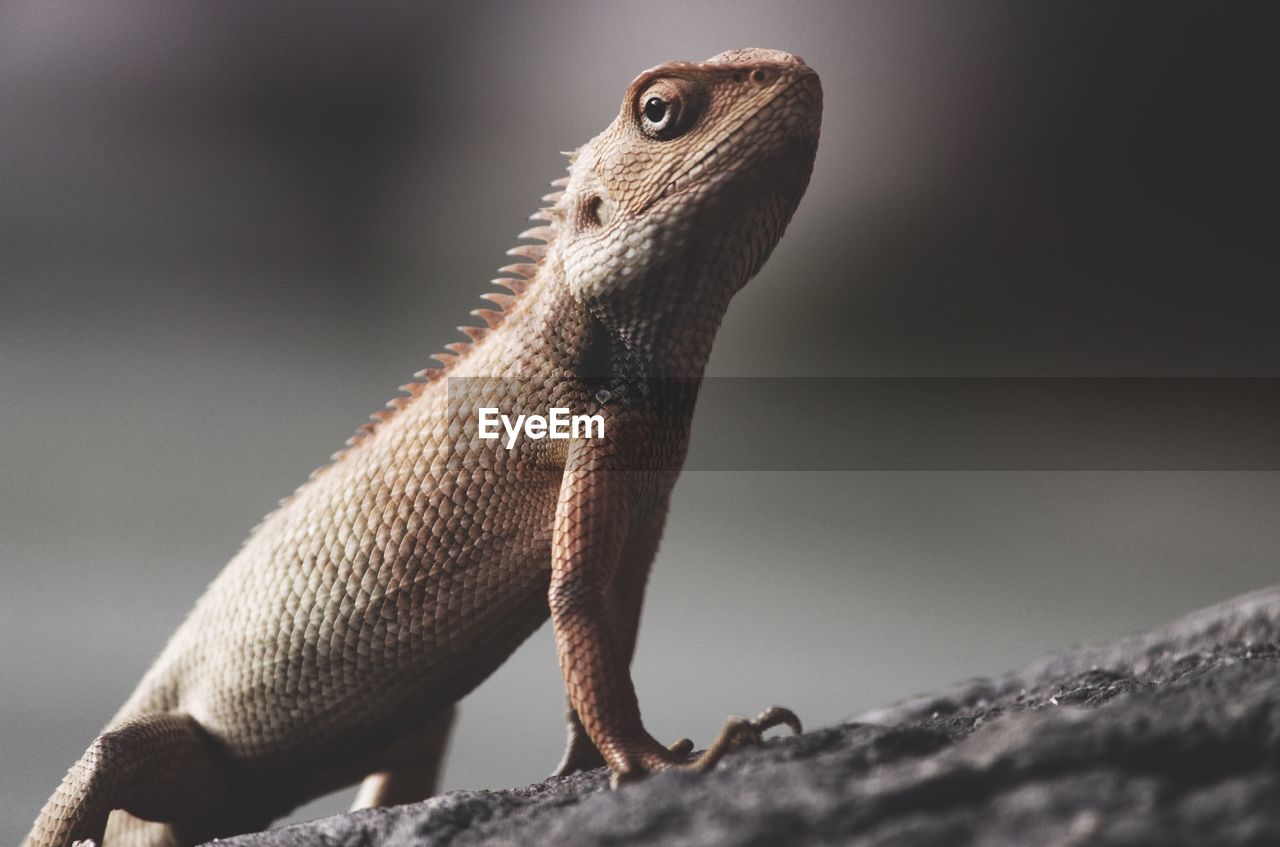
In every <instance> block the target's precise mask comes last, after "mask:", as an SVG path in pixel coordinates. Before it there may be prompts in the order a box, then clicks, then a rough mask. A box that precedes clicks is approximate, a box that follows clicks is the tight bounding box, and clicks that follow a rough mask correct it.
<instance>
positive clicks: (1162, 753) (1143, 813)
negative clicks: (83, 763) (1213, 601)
mask: <svg viewBox="0 0 1280 847" xmlns="http://www.w3.org/2000/svg"><path fill="white" fill-rule="evenodd" d="M1277 681H1280V588H1277V589H1268V590H1265V591H1261V592H1257V593H1254V594H1249V595H1245V596H1243V597H1239V598H1237V599H1235V600H1232V601H1229V602H1227V603H1224V604H1221V605H1219V606H1215V607H1212V608H1210V609H1206V610H1203V611H1201V612H1197V613H1195V614H1192V615H1189V616H1187V617H1185V618H1183V619H1181V620H1179V621H1176V622H1174V623H1172V624H1170V625H1168V626H1166V627H1163V628H1161V629H1159V630H1156V631H1154V632H1152V633H1149V634H1147V635H1143V636H1139V637H1134V638H1129V639H1125V640H1123V641H1120V642H1117V643H1115V644H1112V645H1109V646H1104V647H1093V648H1084V649H1078V650H1074V651H1070V652H1066V653H1063V654H1061V655H1058V656H1053V657H1050V658H1047V659H1043V660H1040V661H1038V662H1035V663H1033V664H1032V665H1030V666H1029V667H1027V668H1025V669H1023V670H1021V671H1018V672H1015V673H1011V674H1008V675H1006V676H1004V677H1001V678H998V679H990V680H974V681H971V682H968V683H964V684H961V685H958V686H955V687H953V688H951V689H949V690H947V691H945V692H943V693H940V694H937V695H934V696H931V697H925V698H920V699H916V700H912V701H909V702H906V703H902V704H899V705H897V706H893V707H890V708H887V709H883V710H879V711H876V712H872V713H868V714H867V715H864V716H862V717H861V718H860V719H859V720H858V721H856V722H852V723H848V724H844V725H841V726H835V727H831V728H828V729H820V730H817V731H814V732H809V733H806V734H804V735H801V736H797V737H792V738H782V739H778V740H774V741H770V742H768V743H766V744H764V745H763V746H761V747H758V748H752V749H748V750H744V751H741V752H739V753H737V754H734V755H732V756H731V757H729V758H728V759H727V760H726V761H725V762H724V763H722V764H721V765H720V766H719V767H718V768H717V769H716V770H715V771H713V772H712V773H710V774H707V775H704V776H694V775H689V774H660V775H658V776H655V777H653V778H651V779H648V780H646V781H644V782H642V783H639V784H636V785H631V786H627V787H626V788H625V789H624V790H622V791H616V792H615V791H610V790H608V787H607V779H606V775H605V773H604V772H603V771H595V772H591V773H586V774H578V775H575V776H572V777H568V778H561V779H549V780H547V781H546V782H543V783H540V784H538V785H531V786H529V787H527V788H523V789H519V790H514V791H495V792H486V791H460V792H454V793H451V794H446V795H444V796H442V797H438V798H435V799H433V800H430V801H428V802H425V803H420V804H415V805H410V806H400V807H395V808H390V809H370V810H365V811H361V812H355V813H352V814H348V815H340V816H337V817H332V818H327V819H324V820H320V821H316V822H313V823H309V824H301V825H297V826H291V827H286V828H284V829H279V830H274V831H271V832H266V833H262V834H258V835H250V836H243V837H240V838H236V839H231V840H229V841H227V842H220V843H225V844H228V845H233V844H234V845H237V847H294V845H315V844H322V845H410V844H413V845H444V844H448V845H458V847H461V846H462V845H525V844H572V845H624V844H628V845H629V844H662V845H710V844H735V845H789V844H858V845H901V844H938V845H954V844H967V843H980V844H1007V845H1019V847H1021V845H1045V844H1054V845H1068V844H1090V845H1094V844H1100V845H1121V844H1123V845H1147V844H1158V845H1181V844H1186V845H1210V844H1212V845H1218V844H1223V845H1236V844H1241V845H1243V844H1280V688H1278V686H1277Z"/></svg>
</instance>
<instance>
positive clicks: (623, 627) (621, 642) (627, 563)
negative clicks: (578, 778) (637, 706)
mask: <svg viewBox="0 0 1280 847" xmlns="http://www.w3.org/2000/svg"><path fill="white" fill-rule="evenodd" d="M666 519H667V509H666V502H663V503H662V504H661V505H660V506H658V507H657V508H655V509H654V510H653V511H652V512H651V513H650V514H649V515H648V516H647V517H645V518H643V519H641V520H639V521H636V522H632V523H631V524H630V527H629V529H628V530H627V535H626V539H625V541H624V542H623V550H622V554H621V556H620V557H619V561H618V565H617V567H616V568H614V572H613V576H612V578H610V580H609V584H608V587H607V588H606V589H605V595H604V611H605V614H606V616H607V618H608V621H609V623H610V624H611V625H612V626H613V632H614V636H615V638H616V639H617V644H618V649H619V651H620V652H621V653H622V655H623V660H624V661H625V662H626V663H627V665H628V666H630V664H631V659H632V656H633V655H634V654H635V646H636V632H637V630H638V629H639V627H640V610H641V607H642V606H643V604H644V589H645V583H647V582H648V580H649V570H650V568H651V567H652V566H653V559H654V557H655V556H656V555H657V553H658V542H659V541H660V540H661V538H662V528H663V525H664V524H665V523H666ZM567 718H568V739H567V742H566V744H565V751H564V757H563V758H562V759H561V760H560V765H559V766H558V767H557V768H556V771H555V775H556V776H566V775H568V774H571V773H574V772H576V771H585V770H591V769H593V768H598V767H603V766H604V764H605V761H604V757H603V756H601V755H600V751H599V750H597V749H596V746H595V744H593V743H592V741H591V738H590V736H588V735H587V731H586V729H585V728H584V727H583V726H582V720H581V718H579V717H578V713H577V711H576V710H575V709H574V708H573V703H572V702H570V703H569V713H568V716H567Z"/></svg>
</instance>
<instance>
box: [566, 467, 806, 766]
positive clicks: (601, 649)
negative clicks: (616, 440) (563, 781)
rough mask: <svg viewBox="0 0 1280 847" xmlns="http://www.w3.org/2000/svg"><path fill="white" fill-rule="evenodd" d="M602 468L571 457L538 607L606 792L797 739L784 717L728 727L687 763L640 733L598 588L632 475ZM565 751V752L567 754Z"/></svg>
mask: <svg viewBox="0 0 1280 847" xmlns="http://www.w3.org/2000/svg"><path fill="white" fill-rule="evenodd" d="M610 459H611V457H610V455H609V454H608V452H607V448H602V447H596V446H592V445H591V444H590V442H578V443H577V444H575V445H574V449H573V450H572V451H571V455H570V461H569V463H568V467H567V469H566V471H565V476H564V481H563V483H562V486H561V492H560V499H559V502H558V503H557V508H556V521H555V535H554V539H553V543H552V565H551V585H550V589H549V594H548V600H549V603H550V607H551V618H552V623H553V626H554V628H555V636H556V651H557V654H558V656H559V659H560V669H561V672H562V673H563V674H564V679H565V689H566V692H567V694H568V697H569V703H570V706H571V707H572V709H573V712H574V713H575V714H576V716H577V718H578V720H579V721H580V723H581V726H582V728H583V730H584V731H585V733H586V735H587V736H588V737H589V738H590V740H591V741H592V742H593V743H594V745H595V748H596V749H597V750H598V751H599V754H600V755H601V757H602V758H603V759H604V762H605V763H606V764H607V765H608V766H609V769H610V770H611V771H612V772H613V782H614V784H615V785H617V784H619V783H622V782H626V781H629V780H632V779H636V778H638V777H641V776H644V775H645V774H647V773H652V772H654V771H659V770H670V769H675V768H687V769H690V770H698V771H702V770H707V769H709V768H711V767H713V766H714V765H715V763H716V762H717V761H719V759H720V758H722V757H723V756H724V755H725V753H727V752H729V751H730V750H732V749H734V748H736V747H738V746H741V744H743V743H748V742H753V741H758V740H759V738H760V735H761V733H763V732H764V731H765V730H766V729H768V728H770V727H773V726H777V725H780V724H783V723H785V724H787V725H789V726H791V727H792V728H793V729H794V730H796V731H797V732H798V731H799V728H800V724H799V720H798V719H797V718H796V717H795V715H794V714H792V713H791V712H790V711H789V710H786V709H778V708H774V709H770V710H768V711H766V712H765V713H764V714H762V715H761V716H760V717H759V718H757V719H756V720H754V721H749V720H746V719H743V718H731V719H730V720H729V722H728V723H726V725H725V727H724V729H723V730H722V731H721V733H720V735H719V737H718V738H717V739H716V741H715V742H714V743H713V744H712V746H711V747H710V748H708V750H707V752H705V753H704V754H703V755H702V756H700V757H699V758H698V759H696V760H694V761H688V758H687V757H688V754H689V752H690V750H691V749H692V746H693V745H692V742H689V741H688V740H687V739H681V740H680V741H678V742H676V743H675V744H674V745H672V746H671V747H665V746H663V745H662V744H661V743H659V742H658V741H657V740H656V739H654V738H653V736H651V735H650V734H649V733H648V732H647V731H646V730H645V728H644V725H643V723H642V721H641V719H640V707H639V703H638V701H637V699H636V694H635V687H634V685H633V683H632V681H631V674H630V670H629V669H628V664H629V658H630V652H631V650H630V645H629V644H628V643H627V639H626V638H625V637H621V636H620V635H619V628H620V627H619V626H618V625H617V624H613V623H611V622H610V619H609V603H608V600H607V598H608V593H607V589H608V587H609V585H610V583H611V582H612V581H613V579H614V577H615V575H616V574H617V572H618V568H619V567H620V565H621V564H622V562H623V561H624V559H625V557H624V549H625V545H626V540H627V534H628V526H629V524H630V522H631V521H630V511H631V505H632V493H631V490H632V486H631V482H632V475H631V474H630V473H629V472H626V471H623V470H620V469H618V468H616V467H613V466H611V465H612V462H611V461H610ZM658 531H660V524H659V527H658ZM654 545H655V546H656V539H655V541H654ZM651 554H652V550H651V551H650V555H651ZM638 613H639V604H638V603H637V604H636V606H635V614H636V615H637V616H638ZM632 631H633V632H634V629H632ZM573 752H574V751H573V749H572V745H571V749H570V751H569V754H568V755H572V754H573Z"/></svg>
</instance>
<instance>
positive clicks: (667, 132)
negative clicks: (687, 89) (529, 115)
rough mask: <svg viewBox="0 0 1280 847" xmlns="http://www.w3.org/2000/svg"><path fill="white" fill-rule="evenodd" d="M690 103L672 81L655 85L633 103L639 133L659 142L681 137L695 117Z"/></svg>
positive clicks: (659, 82) (661, 81)
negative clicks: (634, 104)
mask: <svg viewBox="0 0 1280 847" xmlns="http://www.w3.org/2000/svg"><path fill="white" fill-rule="evenodd" d="M692 100H693V99H692V98H689V97H685V96H684V92H682V91H681V89H680V88H679V87H678V86H677V85H676V84H675V81H674V80H660V81H658V82H655V83H654V84H653V85H651V86H649V87H648V89H646V90H645V92H644V93H643V94H641V95H640V98H639V99H638V100H637V101H636V107H637V108H636V111H637V112H638V114H637V115H636V119H637V123H639V125H640V131H641V132H643V133H644V134H645V135H647V136H649V137H650V138H653V139H656V140H658V141H667V140H669V139H672V138H675V137H676V136H678V135H681V134H683V133H684V132H685V130H687V129H688V128H689V127H690V126H691V125H692V124H693V119H694V118H695V117H697V115H696V114H695V112H696V109H694V108H691V105H692Z"/></svg>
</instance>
